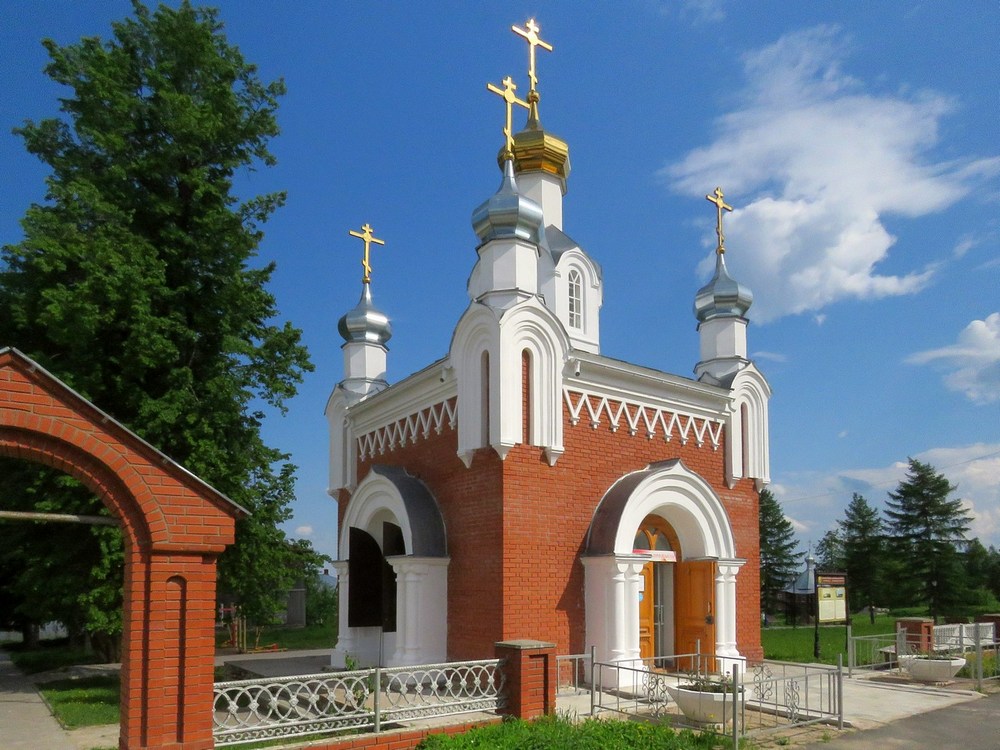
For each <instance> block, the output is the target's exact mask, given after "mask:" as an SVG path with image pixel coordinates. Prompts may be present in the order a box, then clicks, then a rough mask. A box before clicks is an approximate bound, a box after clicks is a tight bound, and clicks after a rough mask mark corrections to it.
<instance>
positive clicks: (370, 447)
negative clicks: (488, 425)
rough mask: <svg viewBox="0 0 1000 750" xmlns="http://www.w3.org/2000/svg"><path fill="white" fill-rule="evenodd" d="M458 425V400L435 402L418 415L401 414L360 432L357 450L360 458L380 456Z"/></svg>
mask: <svg viewBox="0 0 1000 750" xmlns="http://www.w3.org/2000/svg"><path fill="white" fill-rule="evenodd" d="M455 425H456V406H455V399H454V398H452V399H449V400H448V401H442V402H441V403H438V404H432V405H431V406H428V407H427V408H425V409H421V410H420V411H418V412H417V413H415V414H410V415H408V416H406V417H402V418H400V419H398V420H396V421H395V422H392V423H391V424H387V425H384V426H382V427H379V428H378V429H377V430H374V431H372V432H368V433H365V434H364V435H359V436H358V438H357V450H358V456H359V458H360V459H361V460H362V461H364V460H365V459H366V458H372V457H374V456H381V455H382V454H384V453H385V452H386V451H391V450H395V449H396V448H397V447H399V448H402V447H404V446H406V445H407V444H413V443H416V442H417V441H419V440H421V439H427V438H428V437H430V434H431V432H432V431H433V432H434V434H436V435H440V434H441V433H442V431H444V429H445V428H447V429H449V430H454V429H455Z"/></svg>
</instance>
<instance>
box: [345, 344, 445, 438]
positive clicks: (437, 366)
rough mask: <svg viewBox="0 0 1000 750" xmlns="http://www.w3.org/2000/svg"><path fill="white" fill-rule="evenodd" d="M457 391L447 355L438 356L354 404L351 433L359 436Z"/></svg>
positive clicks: (350, 412) (402, 417)
mask: <svg viewBox="0 0 1000 750" xmlns="http://www.w3.org/2000/svg"><path fill="white" fill-rule="evenodd" d="M457 392H458V391H457V385H456V383H455V376H454V373H453V372H452V370H451V368H450V367H449V366H448V359H447V358H444V359H439V360H437V361H435V362H432V363H431V364H430V365H428V366H427V367H425V368H424V369H423V370H419V371H417V372H415V373H413V374H412V375H410V376H409V377H407V378H405V379H404V380H401V381H399V382H398V383H395V384H393V385H391V386H389V387H388V388H386V389H385V390H384V391H380V392H379V393H377V394H375V395H374V396H371V397H370V398H366V399H365V400H364V401H360V402H358V403H357V404H354V405H353V406H351V407H350V408H349V409H348V410H347V418H348V420H350V423H351V427H352V431H353V433H354V434H355V435H358V436H360V435H364V434H365V433H368V432H372V431H373V430H377V429H379V428H380V427H385V426H386V425H388V424H392V423H394V422H397V421H399V420H401V419H406V418H407V417H409V416H410V415H412V414H416V413H417V412H419V411H420V410H421V409H426V408H427V407H428V406H433V405H434V404H439V403H441V402H443V401H447V400H448V399H451V398H454V397H455V396H456V394H457Z"/></svg>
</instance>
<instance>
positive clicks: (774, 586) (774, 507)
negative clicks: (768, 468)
mask: <svg viewBox="0 0 1000 750" xmlns="http://www.w3.org/2000/svg"><path fill="white" fill-rule="evenodd" d="M759 524H760V601H761V608H762V609H763V611H764V612H775V611H776V609H777V602H778V594H780V593H781V592H782V591H783V590H784V589H785V587H786V586H787V585H788V583H789V582H790V581H791V580H792V578H793V577H794V576H795V569H796V565H797V558H798V554H797V553H796V548H797V547H798V542H797V541H796V540H795V529H793V528H792V524H791V521H789V520H788V519H787V518H785V514H784V513H783V512H782V510H781V505H780V504H779V503H778V501H777V500H776V499H775V497H774V495H772V494H771V491H770V490H768V489H763V490H761V491H760V516H759Z"/></svg>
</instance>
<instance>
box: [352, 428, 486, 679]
mask: <svg viewBox="0 0 1000 750" xmlns="http://www.w3.org/2000/svg"><path fill="white" fill-rule="evenodd" d="M457 451H458V434H457V432H456V431H455V430H453V429H449V428H445V429H443V430H442V431H441V434H440V435H438V434H434V433H432V434H431V435H429V436H428V437H427V438H422V439H420V440H418V441H417V442H416V443H413V444H410V445H407V446H404V447H398V448H396V449H394V450H392V451H388V452H386V453H384V454H382V455H380V456H375V457H374V458H371V459H368V460H366V461H364V462H361V463H360V464H359V467H358V481H359V482H360V481H361V480H362V479H363V478H364V477H365V475H367V473H368V471H369V469H370V467H371V465H372V464H373V463H377V464H384V465H392V466H401V467H403V468H405V469H406V470H407V471H409V472H410V474H412V475H414V476H415V477H417V478H419V479H421V480H422V481H423V482H424V483H425V484H426V485H427V486H428V487H429V488H430V490H431V492H432V493H433V494H434V497H435V499H436V500H437V502H438V506H439V507H440V509H441V515H442V517H443V519H444V525H445V529H446V531H447V534H448V555H449V557H450V558H451V562H450V564H449V566H448V658H449V659H453V660H464V659H482V658H488V657H489V655H490V654H492V653H493V644H494V643H496V642H497V641H499V640H502V639H503V632H502V629H501V605H502V602H503V599H502V592H501V566H500V556H499V554H498V547H499V545H500V542H501V540H502V538H503V537H502V534H503V527H502V524H501V517H502V516H501V509H502V503H501V496H500V486H501V485H500V476H501V469H502V464H501V461H500V458H499V456H497V454H496V453H495V452H494V451H493V450H492V449H482V450H478V451H476V453H475V456H474V457H473V460H472V467H471V468H470V469H466V468H465V464H463V463H462V461H461V460H460V459H459V458H458V456H457ZM346 494H347V493H344V492H342V493H341V496H340V497H341V502H340V507H339V518H340V522H341V524H343V520H344V514H345V513H346V508H347V502H345V496H346Z"/></svg>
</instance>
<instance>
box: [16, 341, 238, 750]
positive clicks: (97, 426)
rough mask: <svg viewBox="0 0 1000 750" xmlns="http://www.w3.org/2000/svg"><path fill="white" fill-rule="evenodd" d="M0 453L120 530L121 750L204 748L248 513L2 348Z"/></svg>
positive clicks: (55, 380)
mask: <svg viewBox="0 0 1000 750" xmlns="http://www.w3.org/2000/svg"><path fill="white" fill-rule="evenodd" d="M0 455H4V456H10V457H13V458H18V459H23V460H26V461H33V462H36V463H41V464H45V465H47V466H51V467H53V468H55V469H58V470H60V471H63V472H65V473H67V474H69V475H71V476H73V477H75V478H76V479H78V480H79V481H81V482H82V483H83V484H85V485H86V486H87V487H88V488H89V489H90V490H91V491H92V492H94V494H95V495H97V496H98V497H100V498H101V500H102V501H103V502H104V504H105V505H106V506H107V507H108V509H109V510H110V511H111V513H112V514H113V515H114V516H115V517H116V518H117V519H118V520H119V521H120V522H121V527H122V532H123V536H124V539H125V560H126V561H125V601H124V633H123V655H122V687H121V736H120V741H119V743H120V744H119V747H121V748H122V749H123V750H145V749H146V748H150V749H152V748H165V747H169V748H174V749H176V750H182V749H184V748H191V749H192V750H193V749H194V748H198V749H199V750H201V749H203V748H210V747H212V681H213V657H214V654H215V628H214V625H215V569H216V560H217V558H218V556H219V554H221V553H222V551H223V550H224V549H225V548H226V546H227V545H229V544H232V542H233V535H234V530H235V519H236V518H237V517H239V516H241V515H243V514H245V513H246V511H245V510H243V509H242V508H240V507H239V506H238V505H236V504H235V503H233V502H232V501H230V500H229V499H228V498H226V497H225V496H223V495H221V494H220V493H219V492H217V491H216V490H214V489H212V488H211V487H210V486H208V485H207V484H205V483H204V482H202V481H201V480H199V479H198V478H197V477H195V476H194V475H193V474H191V473H190V472H188V471H186V470H185V469H184V468H182V467H181V466H178V465H177V464H176V463H174V462H173V461H171V460H170V459H169V458H167V457H166V456H164V455H163V454H162V453H160V452H159V451H157V450H156V449H155V448H153V447H152V446H150V445H149V444H148V443H146V442H144V441H143V440H142V439H141V438H139V437H138V436H137V435H135V434H134V433H132V432H130V431H129V430H128V429H126V428H125V427H124V426H122V425H121V424H119V423H118V422H116V421H115V420H114V419H112V418H111V417H110V416H108V415H107V414H104V413H103V412H101V411H100V410H99V409H98V408H97V407H95V406H94V405H93V404H91V403H89V402H88V401H86V400H85V399H84V398H82V397H81V396H80V395H79V394H77V393H75V392H74V391H73V390H71V389H70V388H68V387H67V386H66V385H65V384H64V383H62V382H61V381H60V380H59V379H58V378H56V377H55V376H53V375H51V374H50V373H48V372H46V371H45V370H44V369H42V368H41V367H40V366H39V365H38V364H37V363H35V362H33V361H32V360H31V359H29V358H28V357H25V356H24V355H23V354H21V353H20V352H18V351H17V350H16V349H9V348H8V349H0Z"/></svg>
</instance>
